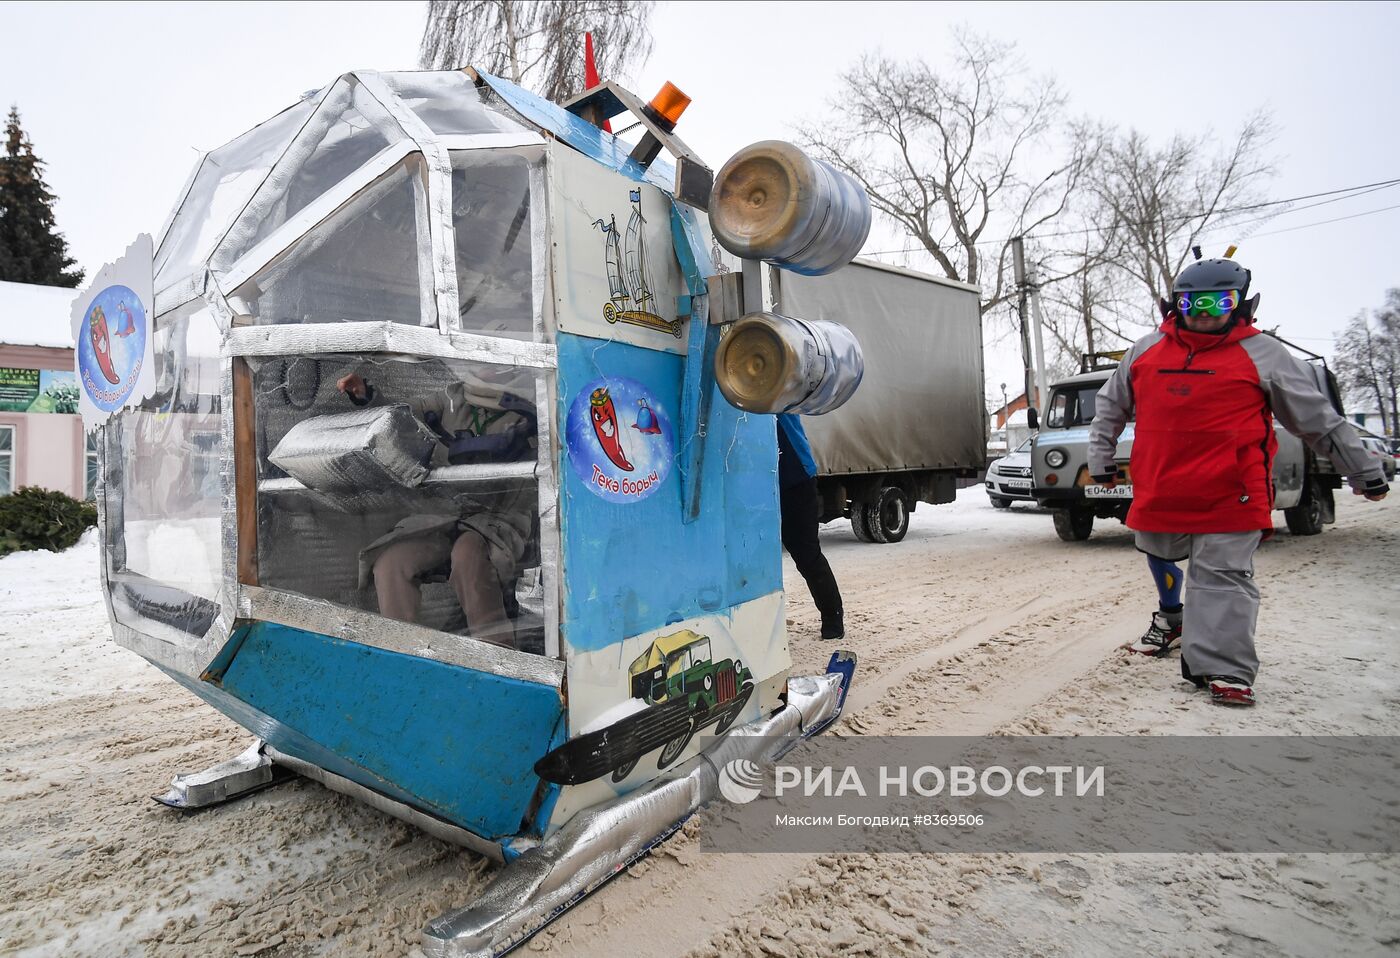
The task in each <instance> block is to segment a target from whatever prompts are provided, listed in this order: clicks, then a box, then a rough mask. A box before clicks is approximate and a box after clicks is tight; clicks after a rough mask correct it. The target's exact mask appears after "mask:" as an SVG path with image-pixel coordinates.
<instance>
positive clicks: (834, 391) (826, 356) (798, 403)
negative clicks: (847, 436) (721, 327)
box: [715, 313, 865, 416]
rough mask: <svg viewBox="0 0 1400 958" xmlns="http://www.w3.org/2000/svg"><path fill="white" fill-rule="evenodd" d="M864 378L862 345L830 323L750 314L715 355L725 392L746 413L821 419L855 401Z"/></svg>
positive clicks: (716, 369) (722, 388)
mask: <svg viewBox="0 0 1400 958" xmlns="http://www.w3.org/2000/svg"><path fill="white" fill-rule="evenodd" d="M864 375H865V359H864V357H863V356H862V354H861V351H860V343H858V342H857V341H856V338H855V336H854V335H853V334H852V333H851V331H850V330H849V329H847V328H846V327H845V326H842V325H841V324H840V323H833V322H829V321H826V320H809V319H794V318H792V317H790V316H779V315H778V314H776V313H750V314H749V315H747V316H745V317H743V318H742V319H740V320H739V321H738V322H737V323H735V324H734V326H733V327H732V328H731V329H730V330H729V332H728V333H727V334H726V335H725V337H724V338H723V339H722V340H720V343H719V348H718V349H717V350H716V351H715V381H716V382H717V383H718V384H719V389H720V392H722V393H723V394H724V398H725V399H727V400H728V401H729V403H730V405H732V406H736V407H738V408H739V409H743V410H745V411H746V412H758V413H780V412H791V413H802V414H803V415H807V416H819V415H821V414H822V413H827V412H831V411H832V410H833V409H836V408H838V407H839V406H841V404H842V403H844V402H845V401H846V400H848V399H850V398H851V396H852V395H853V394H854V393H855V391H856V387H857V386H859V385H860V380H861V377H862V376H864Z"/></svg>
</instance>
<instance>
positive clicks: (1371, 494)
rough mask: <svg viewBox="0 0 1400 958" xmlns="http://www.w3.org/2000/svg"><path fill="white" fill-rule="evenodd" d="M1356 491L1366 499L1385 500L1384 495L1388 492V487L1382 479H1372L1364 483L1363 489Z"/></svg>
mask: <svg viewBox="0 0 1400 958" xmlns="http://www.w3.org/2000/svg"><path fill="white" fill-rule="evenodd" d="M1357 491H1358V492H1360V493H1361V494H1362V495H1363V496H1365V497H1366V498H1367V499H1383V498H1385V494H1386V493H1387V492H1389V491H1390V486H1389V485H1388V484H1387V483H1386V481H1385V480H1384V479H1372V480H1371V481H1370V482H1368V483H1366V486H1365V488H1364V489H1359V490H1357Z"/></svg>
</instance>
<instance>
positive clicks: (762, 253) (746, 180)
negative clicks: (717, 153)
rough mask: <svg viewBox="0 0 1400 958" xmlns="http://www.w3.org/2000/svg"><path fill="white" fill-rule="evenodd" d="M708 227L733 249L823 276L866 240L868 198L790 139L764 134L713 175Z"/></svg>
mask: <svg viewBox="0 0 1400 958" xmlns="http://www.w3.org/2000/svg"><path fill="white" fill-rule="evenodd" d="M710 228H711V230H713V231H714V235H715V239H717V240H718V241H719V244H720V245H721V246H723V247H724V248H725V249H726V250H728V251H729V252H731V253H733V254H734V255H735V256H738V257H741V258H743V259H757V260H766V261H767V262H769V263H772V264H773V265H775V266H780V267H782V268H783V269H789V270H792V271H793V272H795V273H802V274H804V275H806V276H820V275H822V274H824V273H830V272H832V271H833V270H837V269H840V268H841V267H842V266H845V265H846V264H847V263H849V262H850V261H851V260H852V259H854V258H855V257H856V255H857V254H858V253H859V252H860V248H861V247H862V246H863V245H865V239H866V237H867V236H869V235H870V197H868V196H867V195H866V193H865V190H864V189H863V188H862V187H861V185H860V184H859V183H857V182H856V181H855V180H854V179H852V178H851V177H849V176H847V175H846V174H845V173H842V172H839V171H838V170H836V169H833V168H832V167H831V166H830V165H828V164H826V163H824V162H822V161H821V160H817V159H813V158H812V157H810V156H808V155H807V154H806V153H804V152H802V150H800V149H799V148H797V147H796V146H793V145H792V144H791V143H784V142H783V141H782V140H763V141H761V142H758V143H754V144H752V145H751V146H746V147H744V148H743V149H742V150H740V151H739V152H738V153H735V154H734V155H733V156H732V157H730V159H729V162H728V163H726V164H724V167H723V168H722V169H721V170H720V171H719V175H718V176H716V177H715V185H714V191H713V192H712V193H711V195H710Z"/></svg>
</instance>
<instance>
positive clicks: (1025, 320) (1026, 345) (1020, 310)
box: [1011, 236, 1040, 414]
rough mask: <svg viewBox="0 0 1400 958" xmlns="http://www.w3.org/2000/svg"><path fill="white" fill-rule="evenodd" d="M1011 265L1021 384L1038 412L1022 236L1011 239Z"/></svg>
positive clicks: (1028, 401) (1028, 399) (1024, 245)
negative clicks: (1032, 376) (1019, 335)
mask: <svg viewBox="0 0 1400 958" xmlns="http://www.w3.org/2000/svg"><path fill="white" fill-rule="evenodd" d="M1011 266H1012V273H1013V276H1014V277H1015V279H1016V316H1017V317H1018V318H1019V319H1020V320H1021V366H1022V367H1023V368H1024V370H1025V372H1024V374H1023V375H1022V377H1021V380H1022V381H1021V385H1022V386H1024V387H1025V390H1026V405H1027V406H1033V407H1035V409H1036V410H1037V414H1038V413H1039V409H1040V405H1039V403H1037V402H1036V400H1035V397H1034V389H1033V380H1032V378H1031V335H1030V325H1031V324H1030V314H1029V312H1028V310H1027V309H1026V299H1027V297H1028V295H1029V293H1030V288H1029V284H1027V282H1026V244H1025V239H1024V237H1020V236H1014V237H1012V239H1011Z"/></svg>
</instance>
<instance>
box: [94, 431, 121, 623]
mask: <svg viewBox="0 0 1400 958" xmlns="http://www.w3.org/2000/svg"><path fill="white" fill-rule="evenodd" d="M109 423H110V420H109V421H108V423H104V424H103V425H101V426H98V427H97V494H96V501H97V545H98V549H99V554H98V557H97V578H98V581H99V582H100V583H101V585H102V604H103V605H104V606H105V607H106V609H107V625H108V626H109V627H110V628H111V629H112V634H113V635H114V636H115V635H116V632H117V614H116V610H115V609H114V608H113V607H112V583H111V575H110V568H109V567H110V564H111V550H110V549H109V548H108V547H107V543H109V542H111V541H112V539H111V537H112V535H113V529H112V516H111V515H110V514H109V510H113V509H114V508H115V510H116V511H120V501H119V500H120V497H121V485H120V484H119V483H114V482H112V481H111V478H110V476H109V472H110V471H111V470H114V469H120V468H121V463H120V461H119V460H118V459H117V457H114V456H113V455H112V454H111V446H110V443H111V441H112V427H111V426H110V425H109Z"/></svg>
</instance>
